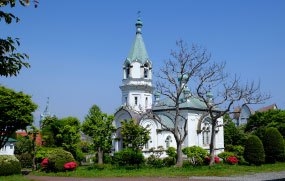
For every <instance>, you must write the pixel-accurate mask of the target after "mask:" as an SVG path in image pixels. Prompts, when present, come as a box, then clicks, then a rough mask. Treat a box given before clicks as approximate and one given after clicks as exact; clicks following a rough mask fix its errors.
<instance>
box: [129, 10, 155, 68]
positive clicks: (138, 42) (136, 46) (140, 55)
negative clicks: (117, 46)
mask: <svg viewBox="0 0 285 181" xmlns="http://www.w3.org/2000/svg"><path fill="white" fill-rule="evenodd" d="M142 26H143V23H142V21H141V18H140V11H139V12H138V19H137V22H136V37H135V39H134V41H133V44H132V47H131V50H130V52H129V54H128V57H127V61H128V62H129V63H131V62H134V61H137V62H140V63H141V64H142V65H144V64H145V63H146V62H149V63H150V64H151V62H150V60H149V58H148V54H147V51H146V48H145V45H144V41H143V38H142V32H141V31H142V30H141V29H142Z"/></svg>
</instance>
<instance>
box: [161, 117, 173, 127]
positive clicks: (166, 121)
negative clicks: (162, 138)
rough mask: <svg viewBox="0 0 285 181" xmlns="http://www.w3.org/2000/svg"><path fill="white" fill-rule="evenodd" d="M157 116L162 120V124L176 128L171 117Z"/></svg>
mask: <svg viewBox="0 0 285 181" xmlns="http://www.w3.org/2000/svg"><path fill="white" fill-rule="evenodd" d="M157 116H158V117H159V118H160V119H161V121H162V123H163V124H164V125H166V126H167V127H168V128H174V123H173V121H172V120H171V118H170V117H168V116H166V115H164V114H157Z"/></svg>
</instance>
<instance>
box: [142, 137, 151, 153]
mask: <svg viewBox="0 0 285 181" xmlns="http://www.w3.org/2000/svg"><path fill="white" fill-rule="evenodd" d="M149 143H152V141H151V137H149V140H148V142H147V143H146V144H145V145H144V147H145V149H146V150H147V149H149Z"/></svg>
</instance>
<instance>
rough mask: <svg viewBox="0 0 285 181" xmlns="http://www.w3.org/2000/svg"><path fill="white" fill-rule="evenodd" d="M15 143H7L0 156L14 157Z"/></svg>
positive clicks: (0, 150)
mask: <svg viewBox="0 0 285 181" xmlns="http://www.w3.org/2000/svg"><path fill="white" fill-rule="evenodd" d="M14 149H15V144H14V142H9V141H8V142H7V143H6V144H5V146H4V147H3V148H1V149H0V155H14Z"/></svg>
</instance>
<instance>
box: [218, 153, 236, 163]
mask: <svg viewBox="0 0 285 181" xmlns="http://www.w3.org/2000/svg"><path fill="white" fill-rule="evenodd" d="M233 156H235V154H234V153H232V152H226V151H225V152H222V153H219V154H218V157H219V158H221V159H223V162H224V163H225V162H226V161H227V159H228V158H230V157H233Z"/></svg>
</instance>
